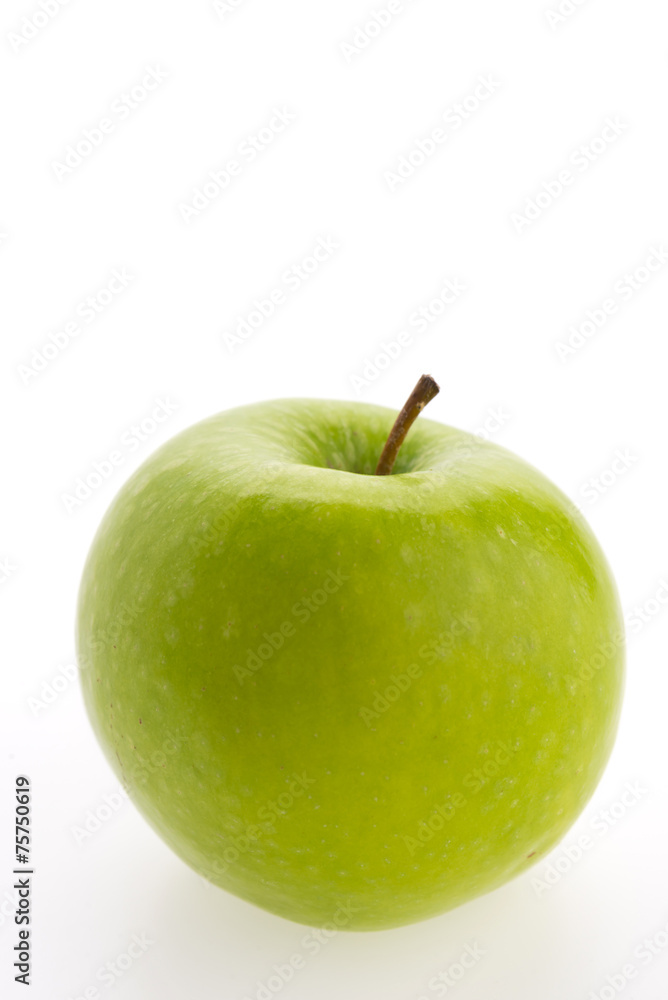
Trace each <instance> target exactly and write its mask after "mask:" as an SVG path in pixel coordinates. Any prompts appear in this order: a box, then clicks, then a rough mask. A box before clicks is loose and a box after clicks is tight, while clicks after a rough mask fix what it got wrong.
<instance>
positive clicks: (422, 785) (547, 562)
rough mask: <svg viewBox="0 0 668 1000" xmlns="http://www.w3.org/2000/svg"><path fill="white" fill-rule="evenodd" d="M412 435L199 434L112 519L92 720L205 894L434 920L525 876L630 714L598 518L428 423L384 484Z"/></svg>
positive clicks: (88, 622)
mask: <svg viewBox="0 0 668 1000" xmlns="http://www.w3.org/2000/svg"><path fill="white" fill-rule="evenodd" d="M394 418H395V413H394V412H393V411H391V410H388V409H385V408H382V407H377V406H372V405H369V404H364V403H347V402H333V401H323V400H304V399H301V400H300V399H291V400H278V401H273V402H267V403H261V404H255V405H251V406H246V407H241V408H238V409H235V410H230V411H227V412H224V413H221V414H219V415H217V416H214V417H212V418H210V419H207V420H204V421H202V422H201V423H198V424H197V425H195V426H193V427H191V428H190V429H188V430H186V431H184V432H182V433H180V434H179V435H177V436H176V437H175V438H173V439H172V440H171V441H169V442H168V443H167V444H165V445H163V446H162V447H161V448H160V449H158V450H157V451H156V452H155V453H154V454H153V455H152V456H151V457H150V458H149V459H148V460H147V461H146V462H145V463H144V464H143V465H142V466H141V467H140V468H139V469H138V470H137V472H135V474H134V475H133V476H132V477H131V478H130V479H129V480H128V482H127V483H126V484H125V485H124V486H123V488H122V489H121V491H120V493H119V494H118V495H117V497H116V498H115V500H114V501H113V503H112V505H111V507H110V509H109V510H108V512H107V514H106V516H105V517H104V520H103V521H102V524H101V526H100V528H99V530H98V532H97V535H96V537H95V540H94V543H93V545H92V548H91V551H90V554H89V556H88V560H87V563H86V566H85V570H84V574H83V579H82V583H81V589H80V594H79V605H78V613H77V651H78V656H79V662H80V667H81V682H82V687H83V693H84V698H85V703H86V706H87V710H88V713H89V715H90V719H91V722H92V725H93V727H94V730H95V732H96V734H97V737H98V739H99V742H100V744H101V746H102V748H103V750H104V751H105V753H106V756H107V758H108V760H109V762H110V764H111V766H112V768H113V769H114V770H115V772H116V774H117V775H118V777H119V779H120V780H121V781H122V782H123V783H124V785H125V787H126V788H127V790H128V792H129V794H130V796H131V798H132V800H133V802H134V803H135V805H136V806H137V807H138V809H139V810H140V811H141V812H142V813H143V815H144V816H145V818H146V819H147V820H148V822H149V823H150V824H151V825H152V826H153V827H154V829H155V830H156V831H157V832H158V833H159V834H160V836H161V837H162V838H163V839H164V840H165V841H166V842H167V843H168V844H169V845H170V846H171V847H172V848H173V850H174V851H175V852H176V853H177V854H178V855H179V856H180V857H181V858H182V859H183V860H184V861H185V862H187V863H188V864H189V865H190V866H192V868H193V869H195V870H196V871H197V872H199V873H200V874H202V875H203V876H205V877H206V878H208V879H209V880H211V881H212V882H214V883H216V884H217V885H219V886H221V887H222V888H224V889H226V890H228V891H229V892H232V893H235V894H236V895H237V896H240V897H242V898H243V899H245V900H248V901H250V902H252V903H255V904H257V905H258V906H261V907H264V908H265V909H267V910H270V911H272V912H273V913H276V914H280V915H281V916H283V917H287V918H289V919H291V920H294V921H297V922H300V923H305V924H309V925H313V926H322V925H324V924H327V923H330V924H331V923H332V922H333V924H334V926H339V927H341V928H344V929H347V930H376V929H380V928H387V927H394V926H398V925H401V924H406V923H410V922H413V921H417V920H422V919H424V918H427V917H430V916H433V915H436V914H439V913H441V912H443V911H445V910H447V909H449V908H451V907H454V906H456V905H459V904H461V903H463V902H465V901H467V900H470V899H472V898H474V897H476V896H478V895H480V894H482V893H485V892H488V891H489V890H491V889H494V888H496V887H497V886H500V885H502V884H503V883H504V882H506V881H507V880H508V879H510V878H512V877H514V876H515V875H517V874H518V873H520V872H522V871H524V870H525V869H526V868H528V867H529V866H530V865H532V864H534V863H535V862H536V861H537V860H539V859H540V858H541V857H542V856H544V855H545V854H546V853H547V852H549V851H550V850H551V849H552V848H554V847H555V845H556V844H557V843H558V842H559V840H560V839H561V838H562V837H563V835H564V834H565V832H566V831H567V830H568V828H569V827H570V826H571V824H572V823H573V822H574V820H575V819H576V818H577V817H578V815H579V814H580V812H581V811H582V809H583V807H584V805H585V803H586V802H587V801H588V799H589V798H590V797H591V795H592V793H593V791H594V789H595V788H596V785H597V782H598V781H599V778H600V777H601V774H602V772H603V769H604V767H605V764H606V762H607V760H608V757H609V755H610V752H611V749H612V746H613V742H614V737H615V733H616V729H617V724H618V719H619V714H620V707H621V701H622V691H623V674H624V629H623V621H622V616H621V612H620V607H619V601H618V597H617V592H616V588H615V584H614V581H613V579H612V575H611V572H610V569H609V567H608V564H607V562H606V560H605V557H604V555H603V553H602V552H601V549H600V547H599V545H598V543H597V542H596V540H595V538H594V536H593V534H592V532H591V530H590V529H589V527H588V526H587V524H586V522H585V521H584V519H583V518H582V516H581V515H580V513H579V512H578V511H577V510H576V509H575V508H574V507H573V505H572V504H571V503H570V501H569V500H568V499H567V498H566V497H565V496H564V494H562V493H561V492H560V491H559V490H558V489H557V488H556V487H555V486H554V485H553V484H552V483H550V482H549V481H548V480H547V479H546V478H545V477H544V476H543V475H541V473H539V472H538V471H536V470H535V469H534V468H533V467H531V466H530V465H528V464H527V463H525V462H524V461H522V460H521V459H519V458H517V457H516V456H514V455H513V454H512V453H510V452H508V451H506V450H505V449H503V448H500V447H498V446H496V445H493V444H490V443H487V442H485V441H482V440H481V439H479V438H477V437H474V436H472V435H470V434H467V433H465V432H463V431H460V430H456V429H453V428H450V427H446V426H444V425H442V424H439V423H436V422H434V421H431V420H427V419H423V418H420V419H419V420H418V422H417V423H416V424H415V426H414V427H413V429H412V430H411V432H410V434H409V435H408V438H407V440H406V441H405V443H404V445H403V447H402V449H401V451H400V453H399V457H398V460H397V464H396V466H395V469H394V472H393V474H392V475H389V476H382V477H381V476H374V475H373V474H372V473H373V471H374V469H375V465H376V462H377V459H378V456H379V455H380V452H381V450H382V447H383V444H384V442H385V439H386V437H387V435H388V433H389V430H390V428H391V426H392V424H393V422H394ZM309 609H310V610H309ZM281 639H282V640H283V641H282V642H280V640H281ZM258 664H259V666H258Z"/></svg>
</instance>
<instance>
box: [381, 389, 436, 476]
mask: <svg viewBox="0 0 668 1000" xmlns="http://www.w3.org/2000/svg"><path fill="white" fill-rule="evenodd" d="M440 391H441V390H440V386H439V385H438V384H437V383H436V382H435V381H434V379H433V378H432V377H431V375H422V376H421V377H420V379H419V381H418V384H417V385H416V386H415V388H414V389H413V391H412V393H411V394H410V396H409V397H408V399H407V400H406V403H405V405H404V408H403V410H402V411H401V413H400V414H399V416H398V417H397V419H396V420H395V422H394V427H393V428H392V430H391V431H390V436H389V437H388V439H387V441H386V442H385V447H384V448H383V454H382V455H381V456H380V461H379V462H378V466H377V468H376V475H377V476H389V475H390V473H391V472H392V469H393V468H394V463H395V461H396V458H397V453H398V451H399V449H400V448H401V446H402V444H403V443H404V440H405V438H406V435H407V434H408V432H409V430H410V429H411V427H412V426H413V424H414V423H415V421H416V419H417V418H418V417H419V415H420V414H421V413H422V411H423V410H424V408H425V406H426V405H427V403H430V402H431V400H432V399H433V398H434V396H437V395H438V393H439V392H440Z"/></svg>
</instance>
